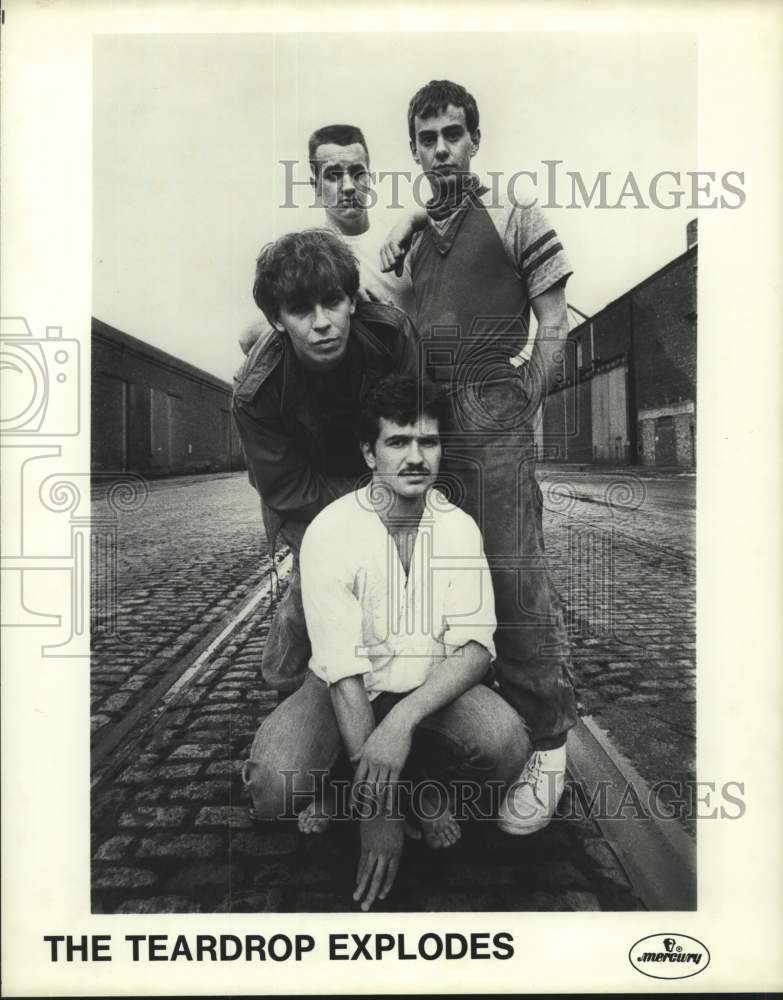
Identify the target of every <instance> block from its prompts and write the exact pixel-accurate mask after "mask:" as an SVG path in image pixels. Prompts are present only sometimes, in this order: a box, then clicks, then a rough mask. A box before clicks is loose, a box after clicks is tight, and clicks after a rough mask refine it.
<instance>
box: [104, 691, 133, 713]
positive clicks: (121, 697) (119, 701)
mask: <svg viewBox="0 0 783 1000" xmlns="http://www.w3.org/2000/svg"><path fill="white" fill-rule="evenodd" d="M131 701H133V693H132V692H130V691H127V692H117V694H112V695H110V696H109V697H108V698H107V699H106V701H104V702H103V704H102V706H101V708H102V709H103V711H104V712H119V711H120V710H121V709H123V708H125V706H126V705H128V704H129V703H130V702H131Z"/></svg>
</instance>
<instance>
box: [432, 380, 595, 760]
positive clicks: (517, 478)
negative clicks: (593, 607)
mask: <svg viewBox="0 0 783 1000" xmlns="http://www.w3.org/2000/svg"><path fill="white" fill-rule="evenodd" d="M450 401H451V416H452V429H451V430H450V432H449V434H448V435H445V436H444V452H443V461H442V464H441V475H442V478H443V483H444V487H445V489H446V492H447V493H449V494H450V495H451V498H452V501H453V502H454V503H457V504H458V505H459V506H460V507H462V509H463V510H465V511H467V513H469V514H470V515H471V516H472V517H473V518H474V520H475V521H476V523H477V524H478V526H479V528H480V530H481V533H482V535H483V537H484V550H485V553H486V556H487V561H488V563H489V567H490V572H491V574H492V583H493V588H494V592H495V610H496V614H497V619H498V628H497V631H496V633H495V646H496V648H497V660H496V662H495V670H496V676H497V679H498V684H499V687H500V691H501V693H502V695H503V697H504V698H505V699H506V700H507V701H508V702H509V704H510V705H512V706H513V707H514V708H515V709H516V710H517V711H518V712H519V714H520V715H521V716H522V718H523V719H525V720H526V721H527V723H528V725H529V726H530V733H531V736H532V739H533V743H534V745H535V746H536V747H537V748H538V749H542V750H545V749H552V748H553V747H557V746H561V745H562V744H563V743H564V742H565V738H566V734H567V732H568V730H569V729H570V728H571V727H572V726H573V725H574V724H575V723H576V719H577V713H576V697H575V694H574V688H573V684H572V681H571V675H570V669H569V665H570V657H569V651H568V641H567V636H566V630H565V623H564V616H563V612H562V607H561V603H560V598H559V596H558V593H557V590H556V588H555V586H554V582H553V580H552V577H551V574H550V572H549V569H548V567H547V563H546V555H545V552H544V532H543V525H542V511H543V503H542V497H541V488H540V487H539V485H538V482H537V480H536V476H535V449H534V431H533V421H532V415H531V414H530V413H529V409H530V399H529V397H528V396H527V395H526V392H525V389H524V388H523V385H522V382H521V381H520V379H519V377H517V376H510V377H509V378H506V379H499V380H497V381H494V382H491V383H489V384H487V385H483V386H478V385H459V386H457V387H455V389H454V390H453V391H452V394H451V396H450Z"/></svg>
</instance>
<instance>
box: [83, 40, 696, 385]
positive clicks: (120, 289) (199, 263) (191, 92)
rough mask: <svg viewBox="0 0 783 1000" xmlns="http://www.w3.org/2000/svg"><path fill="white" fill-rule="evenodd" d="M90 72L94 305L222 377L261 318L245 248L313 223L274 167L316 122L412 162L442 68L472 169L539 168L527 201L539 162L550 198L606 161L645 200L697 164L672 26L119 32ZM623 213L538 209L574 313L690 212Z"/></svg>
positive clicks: (692, 118)
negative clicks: (466, 109) (291, 203)
mask: <svg viewBox="0 0 783 1000" xmlns="http://www.w3.org/2000/svg"><path fill="white" fill-rule="evenodd" d="M94 68H95V75H94V94H95V122H94V182H93V183H94V203H93V230H94V286H93V300H94V306H93V311H94V315H95V316H97V317H98V318H100V319H102V320H104V321H105V322H107V323H110V324H112V325H113V326H116V327H119V328H120V329H122V330H124V331H126V332H127V333H130V334H132V335H133V336H135V337H139V338H140V339H142V340H144V341H147V342H148V343H151V344H155V345H156V346H158V347H160V348H162V349H163V350H166V351H169V352H170V353H172V354H174V355H176V356H178V357H180V358H183V359H185V360H187V361H189V362H190V363H191V364H195V365H197V366H198V367H200V368H203V369H205V370H207V371H209V372H212V373H214V374H215V375H218V376H220V377H222V378H225V379H230V377H231V374H232V372H233V371H234V369H235V368H236V366H237V364H238V362H239V361H240V359H241V354H240V351H239V347H238V345H237V338H238V336H239V334H240V332H241V331H242V329H243V327H244V326H245V325H246V324H247V323H248V322H249V321H251V320H253V319H254V318H255V317H256V316H257V315H258V313H257V309H256V306H255V304H254V303H253V300H252V296H251V292H250V289H251V286H252V275H253V269H254V263H255V256H256V254H257V252H258V250H259V249H260V247H261V246H262V245H263V244H264V243H265V242H267V241H268V240H270V239H273V238H274V237H275V236H277V235H280V234H282V233H284V232H288V231H290V230H293V229H297V228H301V227H302V226H304V225H307V224H308V222H309V224H312V225H317V224H318V220H319V216H320V213H318V212H317V211H315V210H309V211H308V210H306V209H304V208H303V209H301V210H292V209H284V208H280V207H279V206H280V205H282V203H283V201H284V193H285V188H284V169H283V167H282V166H281V165H280V161H281V160H293V159H296V160H299V161H301V166H300V167H299V169H298V170H297V173H296V176H297V178H298V179H300V180H304V179H306V177H307V168H306V153H307V147H306V143H307V137H308V135H309V134H310V132H312V131H313V130H314V129H315V128H318V127H319V126H322V125H325V124H331V123H333V122H348V123H351V124H356V125H359V126H360V127H361V128H362V129H363V131H364V133H365V136H366V138H367V142H368V145H369V147H370V153H371V167H372V169H373V170H376V171H380V170H393V171H394V170H396V171H414V172H415V170H416V167H415V165H414V164H413V162H412V160H411V157H410V152H409V149H408V136H407V126H406V110H407V105H408V101H409V99H410V97H411V96H412V94H413V93H414V92H415V91H416V90H417V89H418V87H419V86H421V85H422V84H423V83H426V82H427V81H428V80H430V79H433V78H436V79H437V78H444V77H446V78H450V79H453V80H456V81H457V82H459V83H462V84H463V85H465V86H466V87H467V88H468V89H469V90H470V91H471V92H472V93H473V94H474V96H475V97H476V99H477V101H478V105H479V110H480V114H481V130H482V143H481V151H480V154H479V156H478V157H477V158H476V159H475V160H474V167H475V169H476V171H477V173H480V174H482V173H483V174H485V175H486V172H488V171H503V172H504V173H505V174H506V175H507V176H509V175H511V174H513V173H514V172H515V171H518V170H538V171H539V175H540V176H539V186H538V189H537V190H538V193H539V194H540V196H541V201H542V202H543V201H544V200H545V199H546V196H547V190H546V187H545V185H544V177H543V172H544V169H545V168H544V167H543V166H542V160H562V161H563V164H562V166H561V167H560V168H559V170H560V172H561V173H560V174H559V176H560V178H561V180H560V182H559V184H558V187H557V198H558V200H559V201H560V202H561V203H562V204H564V205H567V204H568V202H569V201H570V200H571V189H570V181H569V180H568V178H567V177H566V176H565V174H564V173H562V172H563V171H566V170H571V171H579V172H580V173H581V174H582V175H583V177H584V178H585V182H586V184H587V188H588V190H589V189H590V187H592V184H593V181H594V180H595V177H596V175H597V173H598V172H599V171H602V170H603V171H609V172H610V174H611V176H610V179H609V181H608V190H609V201H610V203H614V202H615V201H616V200H617V197H618V195H619V194H620V190H621V187H622V183H623V180H624V179H625V177H626V175H627V174H628V172H629V171H633V172H634V174H635V175H636V177H637V178H638V179H639V182H640V187H641V190H642V192H643V193H644V197H645V200H647V201H648V200H649V198H648V195H647V190H646V188H647V185H649V181H650V178H652V176H653V175H654V174H656V173H658V172H659V171H662V170H673V171H682V172H684V171H687V170H695V169H696V168H697V167H698V164H697V162H696V48H695V43H694V42H693V40H692V38H691V37H690V36H686V35H666V34H661V35H651V34H645V35H644V36H642V35H627V34H596V35H588V34H585V33H580V34H579V35H577V34H573V35H571V34H524V35H523V34H507V35H500V34H487V35H474V34H456V33H443V34H435V33H433V34H400V35H388V34H361V35H308V34H290V35H275V36H273V35H125V36H123V35H116V36H104V37H99V38H97V39H96V43H95V67H94ZM683 180H684V178H683ZM668 183H672V182H668ZM520 190H521V188H520ZM661 190H662V193H663V192H665V191H666V190H667V188H666V187H665V186H664V187H662V189H661ZM380 192H381V195H382V196H383V197H384V199H385V198H388V196H389V194H390V187H389V185H388V181H387V182H384V184H382V185H381V187H380ZM297 196H298V197H301V198H302V199H305V198H307V197H308V196H307V191H306V189H305V188H298V189H297ZM685 200H686V201H687V199H685ZM625 204H626V205H627V206H629V207H627V208H625V209H609V210H607V209H603V210H601V209H597V208H595V207H593V208H589V209H586V208H578V209H568V208H565V207H564V208H560V209H557V208H552V209H548V210H547V213H548V215H549V217H550V220H551V221H552V223H553V225H554V226H555V228H556V229H557V230H558V233H559V234H560V236H561V238H562V241H563V243H564V244H565V246H566V250H567V251H568V254H569V256H570V259H571V264H572V266H573V268H574V275H573V277H572V278H571V280H570V281H569V284H568V289H567V297H568V300H569V302H571V303H572V304H573V305H575V306H577V307H578V308H579V309H581V310H582V311H583V312H586V313H592V312H595V311H596V310H598V309H600V308H601V307H602V306H603V305H605V304H606V303H607V302H609V301H611V299H613V298H616V297H617V296H618V295H621V294H622V293H623V292H624V291H626V290H627V289H628V288H630V287H631V286H632V285H634V284H635V283H636V282H638V281H640V280H641V279H642V278H644V277H646V276H647V275H648V274H650V273H651V272H652V271H654V270H655V269H657V268H658V267H660V266H662V265H663V264H665V263H666V262H667V261H668V260H670V259H671V258H673V257H675V256H677V255H678V254H679V253H682V252H683V251H684V249H685V225H686V222H687V221H688V220H689V219H690V218H693V217H694V216H695V212H694V211H693V210H692V209H688V208H687V207H686V206H683V207H681V208H677V209H672V210H663V209H660V208H655V207H652V208H649V209H642V210H640V209H636V208H632V207H630V206H631V205H632V204H633V199H628V200H627V201H626V202H625ZM392 221H394V220H392Z"/></svg>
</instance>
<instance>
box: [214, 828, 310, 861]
mask: <svg viewBox="0 0 783 1000" xmlns="http://www.w3.org/2000/svg"><path fill="white" fill-rule="evenodd" d="M297 839H298V838H297V834H295V833H282V832H280V833H278V832H275V833H261V832H259V831H257V830H253V831H249V830H248V831H247V832H242V833H238V834H235V835H234V836H233V837H232V838H231V842H230V843H231V850H232V851H235V852H236V853H237V854H248V855H251V856H252V857H256V858H262V857H273V856H277V855H284V854H293V852H294V851H295V850H296V845H297Z"/></svg>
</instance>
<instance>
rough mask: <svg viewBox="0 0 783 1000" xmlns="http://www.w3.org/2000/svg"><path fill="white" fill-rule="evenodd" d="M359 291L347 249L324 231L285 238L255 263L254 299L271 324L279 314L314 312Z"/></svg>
mask: <svg viewBox="0 0 783 1000" xmlns="http://www.w3.org/2000/svg"><path fill="white" fill-rule="evenodd" d="M358 290H359V267H358V264H357V263H356V258H355V257H354V255H353V254H352V253H351V251H350V250H349V249H348V247H347V246H346V244H345V243H344V242H343V241H342V240H341V239H340V238H339V237H338V236H335V234H334V233H331V232H329V230H326V229H306V230H304V232H301V233H289V234H288V235H287V236H281V237H280V239H279V240H275V242H274V243H268V244H267V245H266V246H265V247H264V248H263V250H262V251H261V253H260V254H259V255H258V260H257V261H256V277H255V281H254V283H253V299H254V300H255V303H256V305H257V306H258V308H259V309H260V310H261V311H262V312H263V313H264V315H265V316H266V318H267V319H268V320H269V322H270V323H275V322H277V321H278V320H279V318H280V309H281V308H285V309H287V310H289V311H291V312H293V311H298V310H300V309H312V308H313V307H314V306H315V305H316V304H317V303H324V302H328V301H329V300H330V299H333V298H335V297H337V298H342V297H343V295H347V296H348V297H349V298H351V297H353V296H354V295H356V293H357V291H358Z"/></svg>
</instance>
